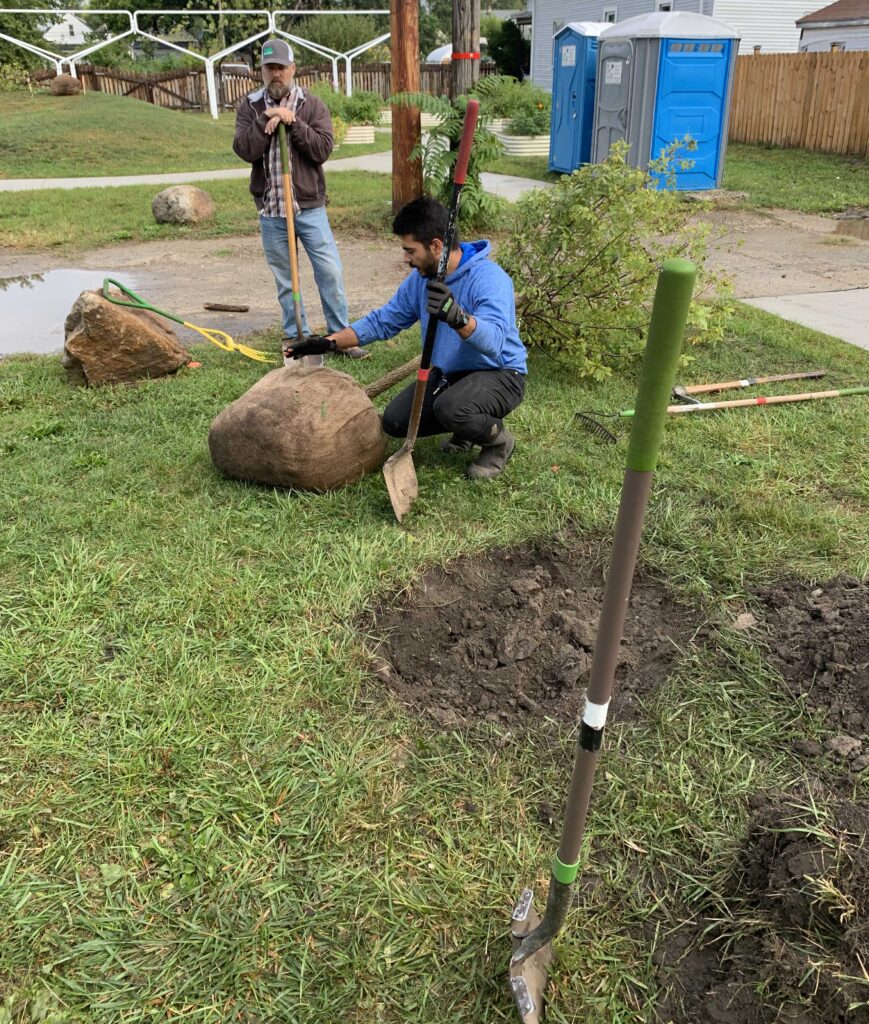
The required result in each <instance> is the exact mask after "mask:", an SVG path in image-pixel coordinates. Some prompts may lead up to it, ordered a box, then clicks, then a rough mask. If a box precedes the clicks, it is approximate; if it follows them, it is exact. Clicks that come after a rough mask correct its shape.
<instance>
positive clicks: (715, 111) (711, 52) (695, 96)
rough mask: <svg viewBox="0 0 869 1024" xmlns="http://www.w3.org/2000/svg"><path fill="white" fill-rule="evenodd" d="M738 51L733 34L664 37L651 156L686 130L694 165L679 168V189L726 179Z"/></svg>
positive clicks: (710, 185) (715, 184)
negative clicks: (691, 142) (733, 75)
mask: <svg viewBox="0 0 869 1024" xmlns="http://www.w3.org/2000/svg"><path fill="white" fill-rule="evenodd" d="M736 45H737V46H738V45H739V44H738V43H737V44H736ZM733 50H734V43H733V40H732V39H704V40H700V39H662V40H661V54H660V67H659V72H658V90H657V96H656V102H655V115H654V122H653V127H652V149H651V155H652V158H653V159H654V158H655V157H657V156H659V155H660V154H661V153H663V152H664V151H665V150H666V149H667V147H668V146H670V145H671V144H672V143H673V141H674V140H675V139H682V138H684V137H685V136H686V135H690V136H691V138H692V139H693V140H694V142H695V144H696V147H697V148H696V149H694V150H692V151H691V152H686V153H684V157H685V158H686V159H688V160H690V161H691V165H692V166H691V167H689V168H687V169H685V170H678V169H677V170H676V188H677V189H691V190H697V191H699V190H702V189H710V188H717V187H718V186H719V184H720V183H721V178H722V176H723V172H724V152H725V149H726V147H727V119H728V110H729V100H730V83H731V73H730V68H731V64H732V60H733V57H734V56H735V54H734V53H733ZM681 155H683V154H677V159H678V158H679V157H680V156H681Z"/></svg>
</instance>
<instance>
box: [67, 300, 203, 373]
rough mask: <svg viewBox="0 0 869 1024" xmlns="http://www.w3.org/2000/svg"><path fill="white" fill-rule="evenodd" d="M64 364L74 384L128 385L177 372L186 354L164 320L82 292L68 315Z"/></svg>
mask: <svg viewBox="0 0 869 1024" xmlns="http://www.w3.org/2000/svg"><path fill="white" fill-rule="evenodd" d="M65 334H66V338H65V341H64V353H63V360H62V362H63V366H64V368H65V369H66V372H67V376H68V378H69V380H70V381H71V382H72V383H75V384H90V385H91V386H99V385H102V384H129V383H131V382H133V381H137V380H145V379H147V378H149V377H164V376H165V375H166V374H168V373H175V371H176V370H177V369H179V367H181V366H185V365H186V364H187V363H189V362H190V353H189V352H188V351H187V349H186V348H184V346H183V345H182V344H181V343H180V342H179V341H178V339H177V337H176V336H175V332H174V331H173V330H172V329H171V327H168V326H167V325H166V324H165V323H164V322H163V320H161V319H160V318H159V317H157V316H155V315H154V314H153V313H149V312H148V311H147V310H143V309H129V308H127V307H125V306H116V305H115V304H114V303H113V302H109V301H108V300H107V299H104V298H103V297H102V295H101V294H100V293H99V292H91V291H88V292H82V293H81V295H79V297H78V298H77V299H76V300H75V302H74V303H73V307H72V309H71V310H70V312H69V316H67V318H66V325H65Z"/></svg>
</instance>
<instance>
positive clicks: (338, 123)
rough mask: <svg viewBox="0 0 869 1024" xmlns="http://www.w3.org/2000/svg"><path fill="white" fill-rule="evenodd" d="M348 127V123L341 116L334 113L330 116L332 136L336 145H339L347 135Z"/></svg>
mask: <svg viewBox="0 0 869 1024" xmlns="http://www.w3.org/2000/svg"><path fill="white" fill-rule="evenodd" d="M348 128H349V125H348V124H347V122H346V121H345V120H344V119H343V118H342V117H338V116H337V115H336V116H334V117H333V118H332V138H333V139H334V140H335V145H336V146H340V145H341V143H342V142H343V141H344V139H345V138H346V137H347V129H348Z"/></svg>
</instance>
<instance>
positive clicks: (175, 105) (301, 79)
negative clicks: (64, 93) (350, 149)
mask: <svg viewBox="0 0 869 1024" xmlns="http://www.w3.org/2000/svg"><path fill="white" fill-rule="evenodd" d="M76 72H77V74H78V77H79V79H80V80H81V83H82V86H83V87H84V90H85V92H107V93H111V94H112V95H114V96H130V97H132V98H133V99H137V100H144V101H145V102H146V103H153V104H155V105H156V106H159V107H171V108H172V109H174V110H207V109H208V90H207V87H206V84H205V72H204V71H202V70H199V69H198V68H193V69H191V70H176V71H158V72H154V73H152V74H142V73H140V72H137V71H128V70H120V69H117V68H102V67H97V66H95V65H93V64H79V65H77V67H76ZM494 73H495V65H494V64H491V63H488V62H487V63H485V64H483V65H482V66H481V68H480V74H481V75H491V74H494ZM54 74H55V72H54V70H53V69H50V70H43V71H36V72H34V73H33V74H32V75H31V76H30V79H31V81H32V82H35V83H39V82H47V81H48V80H49V79H51V78H54ZM450 75H451V69H450V66H449V64H421V65H420V90H421V91H422V92H427V93H431V94H432V95H434V96H448V95H449V91H450ZM390 77H391V68H390V65H389V64H385V63H384V64H360V65H358V66H357V67H354V68H353V89H354V90H355V91H357V92H360V91H362V90H365V91H367V92H376V93H377V94H378V95H379V96H380V97H381V98H382V99H384V100H385V99H386V98H387V97H388V96H389V94H390V91H391V89H390ZM215 79H216V82H217V95H218V105H219V107H220V109H221V110H233V109H234V108H235V107H236V105H237V104H238V101H239V100H240V99H241V98H242V97H243V96H246V95H247V93H249V92H251V91H252V90H253V89H256V88H258V87H259V86H260V85H261V84H262V79H261V78H260V75H259V73H258V72H256V71H244V70H243V69H242V68H239V67H237V66H236V67H232V68H226V69H224V68H222V67H217V68H215ZM296 81H297V82H298V83H299V84H300V85H303V86H306V87H308V88H310V87H311V86H312V85H316V84H319V83H325V84H327V85H331V84H332V65H331V64H308V65H304V66H302V65H300V66H299V68H298V69H297V71H296ZM345 85H346V82H345V74H344V69H343V65H339V72H338V86H339V88H340V90H341V92H344V89H345Z"/></svg>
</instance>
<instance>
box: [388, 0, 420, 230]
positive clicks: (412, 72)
mask: <svg viewBox="0 0 869 1024" xmlns="http://www.w3.org/2000/svg"><path fill="white" fill-rule="evenodd" d="M389 29H390V32H391V33H392V35H391V39H390V46H391V50H392V83H391V85H392V92H393V93H397V92H419V0H389ZM419 140H420V121H419V108H418V107H398V106H395V105H393V107H392V210H393V212H394V213H397V212H398V210H400V209H401V207H402V206H404V204H405V203H409V202H410V201H411V199H417V198H419V196H421V195H422V164H421V163H420V161H419V160H411V159H410V153H411V150H412V149H413V148H414V146H416V145H417V144H418V143H419Z"/></svg>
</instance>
